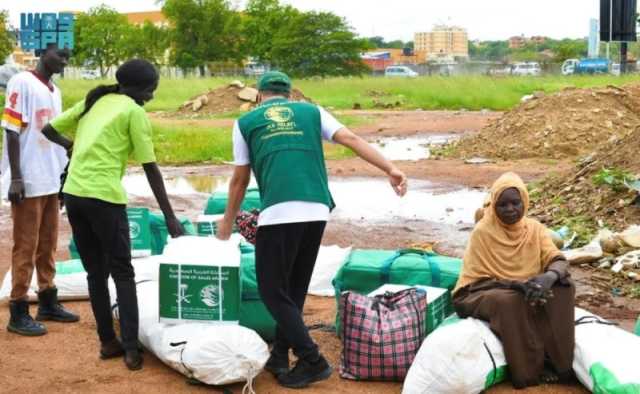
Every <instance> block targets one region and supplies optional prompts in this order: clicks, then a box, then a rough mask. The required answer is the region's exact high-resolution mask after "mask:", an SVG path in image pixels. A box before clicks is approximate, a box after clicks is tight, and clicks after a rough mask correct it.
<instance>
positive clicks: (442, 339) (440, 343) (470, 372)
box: [402, 316, 507, 394]
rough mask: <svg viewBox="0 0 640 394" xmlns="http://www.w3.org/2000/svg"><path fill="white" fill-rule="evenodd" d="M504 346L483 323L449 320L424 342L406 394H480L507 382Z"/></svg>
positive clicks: (470, 319) (414, 362) (406, 380)
mask: <svg viewBox="0 0 640 394" xmlns="http://www.w3.org/2000/svg"><path fill="white" fill-rule="evenodd" d="M506 365H507V362H506V360H505V356H504V351H503V349H502V343H500V340H499V339H498V338H497V337H496V336H495V335H494V334H493V332H491V330H490V329H489V325H488V324H487V323H485V322H483V321H481V320H478V319H473V318H467V319H458V318H457V317H455V316H454V317H450V318H449V319H447V320H445V322H444V323H443V324H442V325H441V326H440V327H439V328H438V329H436V330H435V331H434V332H433V333H432V334H430V335H429V336H428V337H427V338H426V339H425V340H424V342H423V343H422V346H421V347H420V350H419V351H418V354H417V355H416V358H415V360H414V361H413V365H412V366H411V368H410V369H409V373H408V374H407V377H406V379H405V381H404V386H403V388H402V393H403V394H477V393H479V392H481V391H483V390H485V389H487V388H489V387H491V386H493V385H494V384H497V383H500V382H501V381H503V380H504V379H505V373H506Z"/></svg>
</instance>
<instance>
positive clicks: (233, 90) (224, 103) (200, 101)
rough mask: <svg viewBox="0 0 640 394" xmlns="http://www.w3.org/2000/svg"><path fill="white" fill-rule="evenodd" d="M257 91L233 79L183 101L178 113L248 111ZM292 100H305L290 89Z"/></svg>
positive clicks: (198, 114) (198, 113)
mask: <svg viewBox="0 0 640 394" xmlns="http://www.w3.org/2000/svg"><path fill="white" fill-rule="evenodd" d="M257 95H258V91H257V89H256V88H255V87H254V86H245V85H244V83H242V82H241V81H233V82H231V83H230V84H229V85H227V86H222V87H219V88H217V89H213V90H210V91H208V92H206V93H203V94H200V95H197V96H195V97H192V98H191V99H190V100H187V101H185V102H184V103H183V104H182V106H181V107H180V109H179V110H178V114H180V115H186V116H194V115H196V116H202V115H216V114H223V113H228V112H237V111H249V110H251V109H252V108H254V107H255V106H256V99H257ZM291 99H292V100H294V101H307V102H311V99H309V98H308V97H306V96H305V95H304V94H303V93H302V92H301V91H300V90H298V89H293V90H292V91H291Z"/></svg>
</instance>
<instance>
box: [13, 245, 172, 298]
mask: <svg viewBox="0 0 640 394" xmlns="http://www.w3.org/2000/svg"><path fill="white" fill-rule="evenodd" d="M159 261H160V256H150V257H147V258H142V259H136V260H133V261H132V262H131V263H132V264H133V268H134V270H135V273H136V281H137V282H139V281H142V280H158V264H159ZM109 281H111V279H109ZM54 283H55V285H56V287H57V288H58V299H59V300H61V301H72V300H88V299H89V289H88V287H87V273H86V272H85V270H84V268H83V267H82V263H81V262H80V260H70V261H65V262H58V263H56V276H55V278H54ZM37 291H38V281H37V274H36V272H35V271H34V272H33V277H32V278H31V285H30V286H29V292H28V293H27V296H28V297H29V301H31V302H34V301H37V300H38V294H37ZM10 294H11V270H9V271H7V274H6V275H5V277H4V280H3V281H2V287H0V302H2V301H6V300H8V299H9V296H10Z"/></svg>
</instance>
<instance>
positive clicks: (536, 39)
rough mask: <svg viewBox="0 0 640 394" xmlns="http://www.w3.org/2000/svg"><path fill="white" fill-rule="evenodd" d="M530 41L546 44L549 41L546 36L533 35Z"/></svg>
mask: <svg viewBox="0 0 640 394" xmlns="http://www.w3.org/2000/svg"><path fill="white" fill-rule="evenodd" d="M529 41H530V42H532V43H534V44H538V45H540V44H544V43H545V42H546V41H547V37H544V36H532V37H531V38H530V39H529Z"/></svg>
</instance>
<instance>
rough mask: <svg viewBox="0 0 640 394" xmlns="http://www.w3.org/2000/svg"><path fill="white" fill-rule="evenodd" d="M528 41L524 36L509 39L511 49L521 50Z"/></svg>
mask: <svg viewBox="0 0 640 394" xmlns="http://www.w3.org/2000/svg"><path fill="white" fill-rule="evenodd" d="M526 43H527V39H526V38H524V36H513V37H511V38H509V49H520V48H522V47H524V46H525V44H526Z"/></svg>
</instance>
